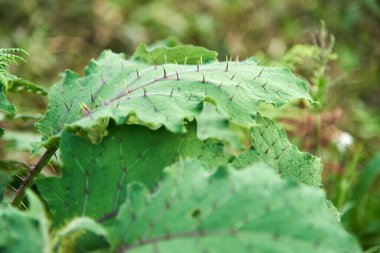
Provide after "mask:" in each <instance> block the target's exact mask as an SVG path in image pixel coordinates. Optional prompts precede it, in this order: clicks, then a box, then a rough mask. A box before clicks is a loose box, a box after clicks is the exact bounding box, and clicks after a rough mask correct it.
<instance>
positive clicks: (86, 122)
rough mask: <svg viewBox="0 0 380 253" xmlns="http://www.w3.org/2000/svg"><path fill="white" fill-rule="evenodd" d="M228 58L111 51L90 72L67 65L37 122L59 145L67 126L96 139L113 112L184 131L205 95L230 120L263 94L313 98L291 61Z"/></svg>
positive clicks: (248, 117)
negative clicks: (157, 62) (164, 58)
mask: <svg viewBox="0 0 380 253" xmlns="http://www.w3.org/2000/svg"><path fill="white" fill-rule="evenodd" d="M226 65H227V64H226V63H223V62H213V63H209V64H203V65H200V66H199V67H198V66H193V65H176V64H165V65H162V66H152V65H147V64H144V63H141V62H138V61H126V60H124V56H123V55H121V54H115V53H112V52H110V51H105V52H103V53H102V54H101V55H100V57H99V59H98V60H97V61H91V62H90V64H89V66H88V67H87V68H86V70H85V76H84V77H80V76H79V75H78V74H76V73H74V72H72V71H66V72H65V73H64V76H63V79H62V80H61V81H60V82H59V83H57V84H56V85H54V86H53V87H52V89H51V90H50V92H49V110H48V112H47V114H46V116H45V117H44V118H43V119H42V120H41V121H39V122H38V123H37V124H36V126H37V128H38V129H39V131H40V132H41V133H42V135H43V137H44V138H43V140H44V141H46V142H45V144H44V145H45V146H48V145H54V144H55V142H56V141H57V140H58V138H59V136H60V134H61V133H62V131H63V129H64V128H65V127H66V128H68V129H70V130H71V131H74V132H81V134H83V135H85V136H87V137H89V138H90V139H91V140H92V141H93V142H94V143H96V142H99V141H100V140H101V138H102V137H104V135H105V134H106V133H105V129H106V127H107V125H108V121H109V119H110V118H112V119H114V120H115V121H116V123H117V124H125V123H130V124H140V125H145V126H148V127H149V128H151V129H158V128H159V127H161V126H162V125H164V126H165V127H166V128H167V129H168V130H170V131H171V132H174V133H183V132H185V131H186V129H185V121H186V120H187V121H191V120H193V119H194V117H195V116H197V115H199V114H200V113H201V111H202V108H203V103H204V101H206V102H210V103H213V104H215V106H216V108H217V109H218V112H219V113H221V114H222V115H223V116H224V117H225V118H227V119H228V120H232V121H234V122H236V123H239V124H243V125H246V126H250V125H251V124H252V122H254V120H253V119H252V115H255V113H256V109H257V106H258V105H259V104H260V103H261V102H265V103H271V104H274V105H276V106H280V105H282V104H284V103H286V102H288V101H290V100H294V99H299V98H305V99H308V100H310V99H311V98H310V95H309V93H308V90H307V87H306V85H305V83H304V82H303V81H301V80H300V79H298V78H296V77H295V76H294V75H293V74H292V73H291V72H290V71H289V70H287V69H284V68H271V67H267V68H264V67H262V66H259V65H257V63H256V62H255V61H252V60H247V61H244V62H236V63H235V62H234V63H232V62H229V63H228V71H226V67H227V66H226ZM198 70H199V71H198ZM137 72H138V74H137ZM176 73H178V79H179V80H177V74H176ZM89 133H91V134H89Z"/></svg>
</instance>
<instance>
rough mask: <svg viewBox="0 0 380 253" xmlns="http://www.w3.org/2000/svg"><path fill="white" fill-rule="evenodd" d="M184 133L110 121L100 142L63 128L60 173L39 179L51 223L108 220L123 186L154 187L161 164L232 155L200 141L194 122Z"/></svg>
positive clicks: (217, 162)
mask: <svg viewBox="0 0 380 253" xmlns="http://www.w3.org/2000/svg"><path fill="white" fill-rule="evenodd" d="M188 128H189V132H188V133H187V134H172V133H170V132H168V131H167V130H165V129H163V128H161V129H159V130H156V131H151V130H149V129H147V128H145V127H142V126H136V125H132V126H119V127H117V126H114V125H113V126H111V127H110V128H109V129H108V132H109V135H108V136H107V137H106V138H105V139H104V140H103V141H102V142H101V143H100V144H98V145H94V144H91V143H90V142H89V140H88V139H85V138H83V137H80V136H75V135H73V134H72V133H70V132H68V131H66V132H65V133H64V134H63V136H62V139H61V142H60V150H61V159H62V163H63V169H62V171H63V175H62V178H55V177H50V178H46V179H42V180H40V181H38V182H37V186H38V189H39V191H40V192H41V195H42V197H43V199H44V200H45V201H46V203H47V204H48V207H49V210H50V211H51V213H52V218H53V226H56V225H59V224H62V223H64V222H65V221H67V220H68V219H71V218H73V217H77V216H89V217H92V218H94V219H100V220H102V219H108V218H109V217H112V216H113V215H114V214H115V212H116V211H117V210H118V207H119V205H120V203H121V202H123V200H124V199H125V194H126V193H125V190H123V189H125V187H126V185H127V184H128V183H130V182H132V181H138V182H142V183H144V184H146V185H147V186H148V187H149V188H153V187H154V186H155V185H156V183H157V181H158V180H159V178H160V177H161V176H162V170H163V168H164V167H166V166H168V165H170V164H172V163H173V162H174V161H177V160H178V159H182V158H186V157H192V158H198V159H200V160H203V161H204V162H205V163H206V164H208V165H210V166H211V165H213V166H218V165H220V164H224V163H226V162H227V161H228V160H229V159H230V156H229V155H227V154H225V153H224V150H223V145H222V144H220V143H217V142H214V141H211V140H209V141H205V142H202V141H200V140H198V139H197V137H196V130H195V126H194V125H193V126H189V127H188Z"/></svg>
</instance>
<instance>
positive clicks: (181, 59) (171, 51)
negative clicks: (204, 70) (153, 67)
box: [132, 44, 218, 64]
mask: <svg viewBox="0 0 380 253" xmlns="http://www.w3.org/2000/svg"><path fill="white" fill-rule="evenodd" d="M217 56H218V53H217V52H215V51H210V50H208V49H206V48H204V47H197V46H193V45H183V46H175V47H155V48H152V49H150V48H147V46H146V45H145V44H140V45H139V46H138V47H137V49H136V51H135V53H134V54H133V56H132V60H135V61H140V62H144V63H147V64H166V63H178V64H198V63H199V64H200V61H201V59H202V62H203V63H208V62H212V61H215V60H216V57H217Z"/></svg>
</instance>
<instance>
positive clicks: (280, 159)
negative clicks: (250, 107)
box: [233, 114, 322, 186]
mask: <svg viewBox="0 0 380 253" xmlns="http://www.w3.org/2000/svg"><path fill="white" fill-rule="evenodd" d="M256 122H257V126H254V127H252V129H251V137H252V142H253V143H252V148H251V149H250V150H248V151H246V152H245V153H243V154H242V155H240V156H239V157H237V158H236V159H235V160H234V161H233V165H234V166H235V167H237V168H244V167H247V166H249V165H251V164H253V163H257V162H260V161H261V162H265V163H267V164H269V165H270V166H271V167H273V168H274V169H275V170H276V171H277V172H278V173H279V174H280V175H281V176H282V177H284V178H287V179H291V180H295V181H297V182H301V183H305V184H310V185H316V186H321V185H322V182H321V173H322V163H321V161H320V158H317V157H315V156H313V155H310V154H309V153H306V152H300V151H299V150H298V148H297V146H295V145H293V144H291V143H290V142H289V140H288V138H287V136H286V133H285V131H284V130H283V129H281V128H280V127H279V126H277V125H276V123H275V122H274V121H272V120H270V119H268V118H265V117H262V116H260V115H259V114H258V115H257V119H256Z"/></svg>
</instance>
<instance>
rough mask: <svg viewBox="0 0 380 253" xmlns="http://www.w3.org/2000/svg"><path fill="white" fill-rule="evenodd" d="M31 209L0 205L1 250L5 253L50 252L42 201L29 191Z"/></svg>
mask: <svg viewBox="0 0 380 253" xmlns="http://www.w3.org/2000/svg"><path fill="white" fill-rule="evenodd" d="M27 196H28V200H29V211H27V212H24V211H20V210H18V209H17V208H14V207H12V206H6V205H2V206H0V231H1V233H0V251H1V252H4V253H13V252H14V253H20V252H28V253H49V252H50V251H49V247H50V244H49V236H48V229H47V227H48V223H47V219H46V218H45V215H44V209H43V206H42V203H41V202H40V201H39V200H38V198H37V196H35V195H33V194H31V192H27Z"/></svg>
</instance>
